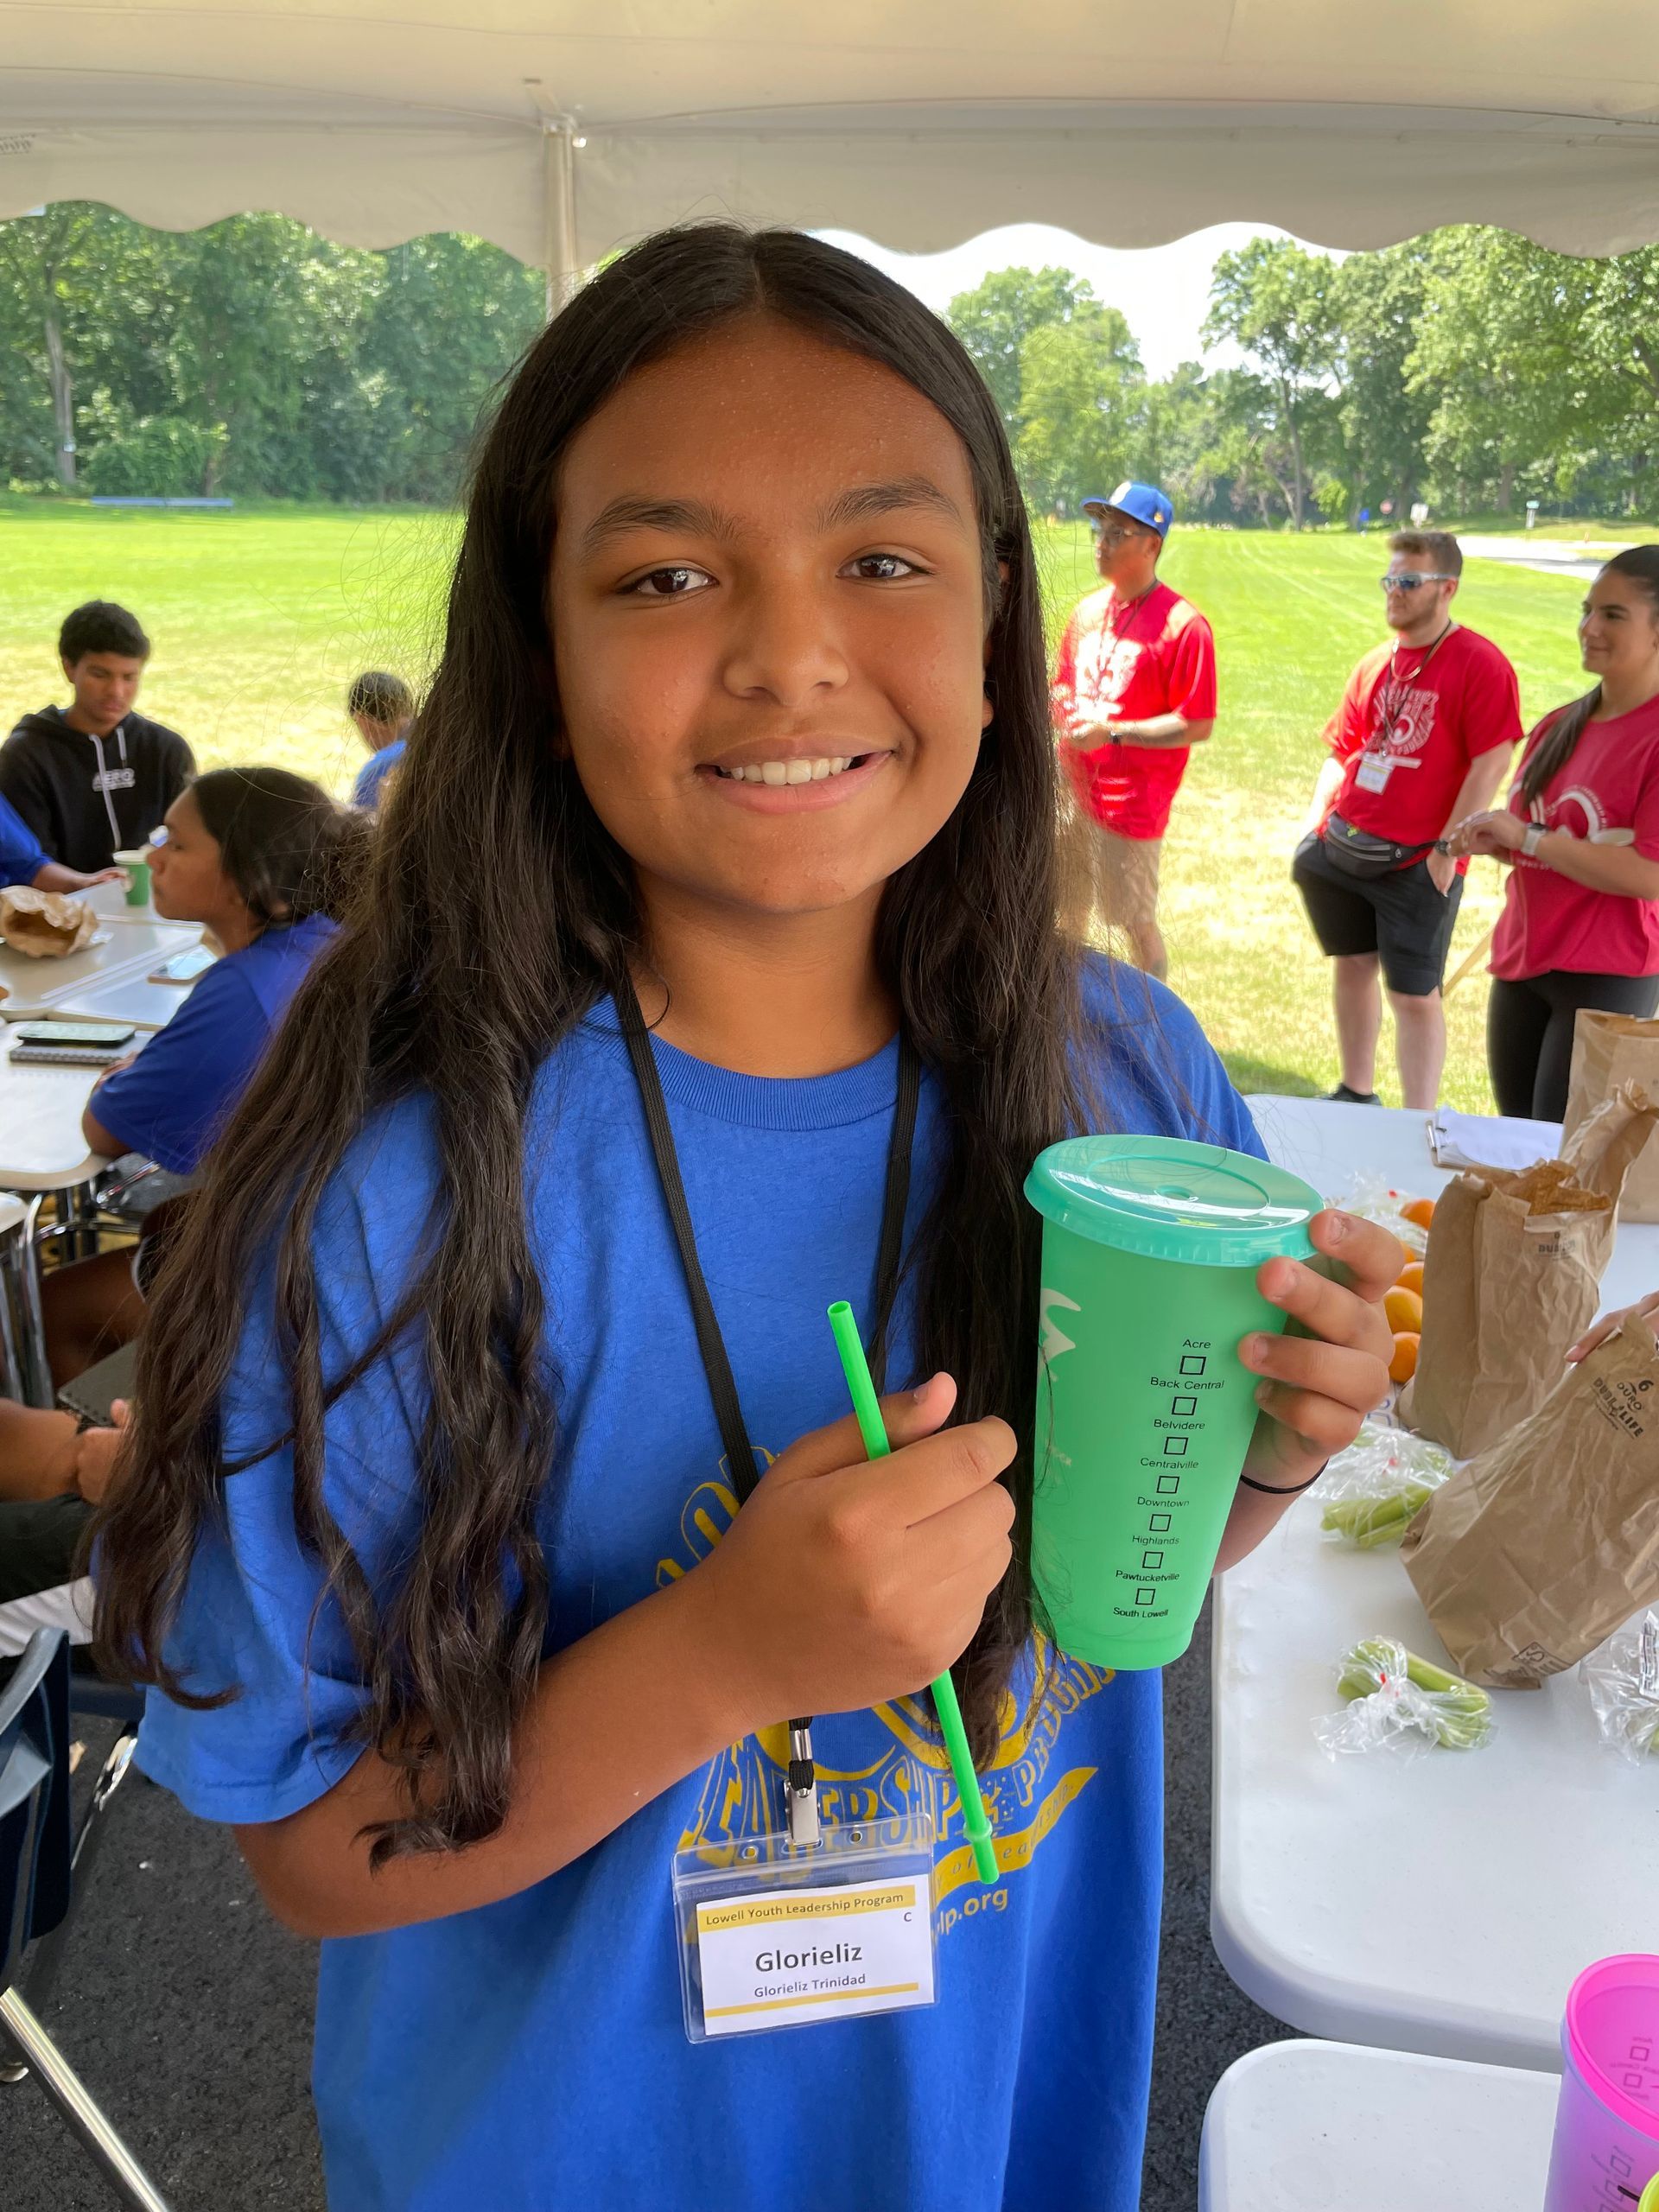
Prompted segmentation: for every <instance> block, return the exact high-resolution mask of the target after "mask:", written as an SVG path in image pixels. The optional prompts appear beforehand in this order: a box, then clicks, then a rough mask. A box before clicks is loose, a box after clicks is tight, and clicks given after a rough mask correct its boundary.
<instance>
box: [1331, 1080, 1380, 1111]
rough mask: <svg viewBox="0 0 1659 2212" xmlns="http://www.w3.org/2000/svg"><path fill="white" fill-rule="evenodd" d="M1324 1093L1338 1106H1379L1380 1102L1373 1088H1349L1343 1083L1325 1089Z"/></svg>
mask: <svg viewBox="0 0 1659 2212" xmlns="http://www.w3.org/2000/svg"><path fill="white" fill-rule="evenodd" d="M1325 1096H1326V1097H1327V1098H1329V1099H1331V1100H1332V1101H1333V1102H1334V1103H1336V1104H1337V1105H1338V1106H1380V1105H1381V1104H1382V1103H1383V1101H1382V1100H1381V1099H1380V1098H1379V1097H1378V1096H1377V1095H1376V1092H1375V1091H1374V1090H1349V1088H1348V1086H1347V1084H1345V1083H1339V1084H1338V1085H1337V1087H1336V1089H1335V1090H1327V1091H1326V1092H1325Z"/></svg>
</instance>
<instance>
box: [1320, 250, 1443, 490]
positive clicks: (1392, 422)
mask: <svg viewBox="0 0 1659 2212" xmlns="http://www.w3.org/2000/svg"><path fill="white" fill-rule="evenodd" d="M1427 280H1428V253H1427V249H1426V248H1425V246H1424V245H1423V243H1422V242H1421V240H1419V239H1412V240H1408V242H1407V244H1405V245H1396V246H1389V247H1388V248H1387V249H1386V250H1385V251H1383V252H1381V253H1354V254H1350V255H1349V257H1348V258H1347V259H1346V260H1345V261H1344V262H1342V263H1340V264H1338V265H1337V266H1336V267H1335V268H1334V269H1333V270H1332V276H1331V280H1330V299H1331V308H1332V315H1333V316H1334V318H1335V321H1336V325H1337V328H1338V334H1339V339H1340V343H1339V348H1338V364H1337V374H1338V388H1339V392H1340V397H1339V401H1338V410H1337V418H1338V428H1339V430H1340V434H1341V439H1342V449H1343V450H1342V466H1341V472H1340V473H1341V476H1342V478H1343V479H1344V480H1345V485H1346V497H1345V499H1343V500H1342V501H1341V502H1339V503H1338V508H1337V512H1338V513H1341V512H1343V510H1344V507H1345V509H1346V513H1347V519H1348V520H1349V522H1350V523H1353V522H1357V519H1358V514H1359V510H1360V508H1361V507H1362V506H1370V507H1373V508H1375V507H1378V506H1380V505H1382V503H1383V500H1384V499H1392V500H1393V502H1394V508H1395V513H1396V514H1400V515H1403V514H1405V513H1407V512H1408V511H1409V509H1410V506H1411V504H1412V502H1413V500H1414V499H1415V498H1416V496H1417V493H1418V489H1419V485H1420V481H1421V476H1422V473H1423V450H1424V447H1425V445H1426V444H1427V439H1428V432H1429V423H1430V419H1431V416H1432V415H1433V401H1432V398H1431V397H1430V395H1429V394H1428V393H1427V391H1423V390H1421V388H1419V387H1417V386H1415V385H1412V384H1411V383H1410V382H1409V380H1408V374H1407V367H1408V362H1409V361H1410V359H1411V356H1412V351H1413V348H1414V346H1415V345H1416V344H1417V341H1418V339H1419V337H1420V335H1421V331H1422V327H1423V322H1424V319H1425V315H1426V314H1427V300H1426V296H1427Z"/></svg>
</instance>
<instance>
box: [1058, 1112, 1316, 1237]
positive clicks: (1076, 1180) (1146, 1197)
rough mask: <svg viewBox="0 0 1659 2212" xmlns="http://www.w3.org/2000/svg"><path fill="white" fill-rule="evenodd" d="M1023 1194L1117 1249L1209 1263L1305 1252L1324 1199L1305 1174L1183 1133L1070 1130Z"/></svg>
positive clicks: (1063, 1222)
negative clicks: (1135, 1134)
mask: <svg viewBox="0 0 1659 2212" xmlns="http://www.w3.org/2000/svg"><path fill="white" fill-rule="evenodd" d="M1026 1196H1027V1198H1028V1199H1029V1200H1030V1202H1031V1204H1032V1205H1033V1206H1035V1207H1036V1209H1037V1211H1038V1212H1039V1214H1041V1215H1042V1216H1043V1217H1044V1219H1045V1220H1046V1221H1052V1222H1053V1223H1055V1224H1057V1226H1058V1227H1059V1228H1061V1229H1065V1230H1070V1231H1071V1234H1072V1235H1073V1236H1086V1237H1088V1238H1089V1239H1090V1241H1091V1242H1092V1243H1096V1244H1109V1245H1111V1246H1112V1247H1113V1249H1115V1250H1116V1251H1120V1252H1138V1253H1140V1254H1141V1255H1143V1256H1144V1257H1145V1258H1147V1259H1149V1260H1179V1261H1185V1262H1187V1263H1188V1264H1189V1265H1190V1266H1196V1267H1202V1268H1253V1267H1255V1266H1257V1265H1258V1264H1259V1263H1260V1262H1262V1261H1263V1260H1271V1259H1274V1258H1275V1257H1276V1256H1277V1255H1279V1254H1280V1253H1281V1252H1283V1253H1287V1254H1288V1255H1289V1256H1290V1257H1291V1258H1292V1259H1293V1260H1305V1259H1306V1258H1307V1257H1308V1256H1309V1255H1310V1254H1311V1253H1312V1252H1313V1243H1312V1242H1311V1240H1310V1238H1309V1236H1308V1234H1307V1224H1308V1223H1309V1222H1310V1221H1311V1220H1312V1218H1313V1216H1314V1215H1315V1214H1316V1213H1318V1212H1319V1211H1320V1209H1321V1208H1322V1207H1323V1206H1324V1205H1325V1200H1324V1199H1323V1198H1321V1197H1320V1196H1319V1192H1317V1191H1316V1190H1315V1189H1314V1188H1313V1185H1312V1184H1309V1183H1304V1182H1303V1180H1302V1179H1301V1177H1300V1175H1293V1174H1291V1173H1289V1171H1288V1170H1287V1169H1286V1168H1283V1167H1275V1166H1273V1164H1272V1163H1271V1161H1269V1160H1256V1159H1254V1158H1252V1157H1251V1155H1250V1154H1249V1153H1244V1152H1230V1151H1229V1150H1228V1148H1227V1147H1226V1146H1225V1145H1219V1144H1192V1143H1190V1142H1188V1141H1186V1140H1185V1139H1184V1138H1181V1137H1113V1136H1101V1137H1071V1138H1069V1139H1068V1140H1067V1141H1066V1142H1065V1143H1064V1144H1052V1145H1050V1146H1049V1147H1048V1149H1047V1151H1046V1152H1043V1153H1039V1154H1038V1156H1037V1160H1036V1162H1035V1164H1034V1165H1033V1168H1032V1171H1031V1173H1030V1174H1029V1175H1028V1176H1027V1178H1026Z"/></svg>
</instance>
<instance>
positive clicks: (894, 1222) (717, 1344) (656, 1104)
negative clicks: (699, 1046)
mask: <svg viewBox="0 0 1659 2212" xmlns="http://www.w3.org/2000/svg"><path fill="white" fill-rule="evenodd" d="M615 996H616V1010H617V1013H618V1014H619V1016H620V1019H621V1023H622V1034H623V1037H624V1038H625V1039H626V1043H627V1047H628V1057H629V1058H630V1059H631V1060H632V1062H633V1074H634V1080H635V1082H636V1083H637V1084H639V1103H640V1104H641V1105H642V1106H643V1107H644V1108H645V1128H646V1129H647V1131H648V1133H649V1135H650V1137H651V1149H652V1157H653V1158H654V1159H655V1160H656V1162H657V1176H658V1181H659V1182H660V1183H661V1185H662V1186H663V1198H664V1202H665V1204H666V1205H667V1207H668V1217H669V1220H670V1221H671V1223H672V1224H673V1229H674V1241H675V1243H677V1245H678V1246H679V1248H680V1265H681V1267H682V1268H683V1270H684V1273H685V1287H686V1291H687V1293H688V1294H689V1296H690V1300H691V1319H692V1320H693V1322H694V1323H695V1324H696V1332H697V1350H698V1351H699V1352H700V1353H701V1354H702V1371H703V1373H704V1375H705V1376H707V1377H708V1382H709V1396H710V1397H711V1398H712V1399H713V1400H714V1404H715V1420H716V1421H718V1422H719V1423H720V1435H721V1443H722V1444H724V1446H725V1447H726V1464H727V1465H728V1468H729V1469H730V1471H731V1478H732V1488H733V1489H734V1491H736V1493H737V1502H738V1503H739V1504H740V1505H741V1503H743V1501H744V1499H745V1498H747V1497H748V1496H749V1495H750V1493H751V1492H752V1491H753V1489H754V1486H755V1484H756V1482H757V1481H758V1479H759V1478H758V1477H757V1475H756V1473H755V1471H754V1453H753V1450H752V1448H751V1446H750V1444H749V1432H748V1428H747V1424H746V1423H745V1421H744V1419H743V1408H742V1405H741V1402H740V1400H739V1398H738V1395H737V1381H736V1378H735V1376H734V1375H733V1373H732V1363H731V1361H730V1360H729V1359H728V1357H727V1356H726V1340H725V1338H723V1337H722V1336H721V1333H720V1323H719V1321H718V1320H717V1319H715V1302H714V1300H713V1299H712V1298H710V1297H709V1286H708V1284H707V1283H706V1282H705V1281H704V1280H703V1274H702V1263H701V1262H700V1261H699V1260H698V1258H697V1240H696V1234H695V1232H694V1230H693V1229H692V1227H691V1210H690V1207H689V1206H688V1205H686V1202H685V1185H684V1184H683V1182H682V1180H681V1179H680V1158H679V1154H678V1153H677V1151H676V1149H675V1147H674V1132H673V1129H672V1128H671V1126H670V1123H669V1118H668V1104H667V1102H666V1100H665V1099H664V1096H663V1085H662V1079H661V1077H659V1076H658V1072H657V1060H656V1056H655V1054H654V1053H653V1052H652V1049H651V1037H650V1033H649V1032H648V1031H647V1030H646V1028H645V1016H644V1015H643V1014H641V1013H640V1011H639V998H638V996H637V995H636V994H635V992H634V989H633V987H632V983H625V984H623V985H622V986H621V987H620V988H619V989H618V991H617V992H616V994H615ZM921 1087H922V1065H921V1061H920V1060H919V1058H918V1057H917V1053H916V1049H915V1047H914V1046H913V1045H912V1043H911V1041H910V1039H909V1038H908V1037H905V1036H901V1037H900V1039H899V1096H898V1097H897V1099H896V1100H895V1101H894V1103H893V1134H892V1135H891V1136H890V1137H889V1139H888V1141H887V1189H886V1193H885V1195H884V1197H883V1199H882V1205H881V1235H880V1242H879V1243H878V1244H877V1246H876V1257H875V1329H874V1338H873V1340H872V1342H871V1344H870V1346H869V1360H870V1372H871V1374H872V1375H873V1376H874V1378H875V1387H876V1389H878V1390H880V1389H881V1388H882V1386H883V1383H884V1380H885V1375H886V1369H887V1332H888V1330H889V1328H890V1327H891V1325H892V1322H893V1305H894V1301H895V1300H896V1299H897V1297H898V1293H899V1262H900V1261H901V1259H902V1258H903V1256H904V1243H905V1211H906V1207H907V1205H909V1202H910V1156H911V1151H912V1146H913V1143H914V1140H915V1135H916V1108H917V1102H918V1098H919V1097H920V1095H921Z"/></svg>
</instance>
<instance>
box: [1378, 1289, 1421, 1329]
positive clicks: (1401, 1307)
mask: <svg viewBox="0 0 1659 2212" xmlns="http://www.w3.org/2000/svg"><path fill="white" fill-rule="evenodd" d="M1383 1312H1384V1313H1386V1314H1387V1315H1388V1317H1389V1327H1390V1328H1391V1329H1395V1330H1404V1331H1406V1332H1408V1333H1413V1334H1416V1333H1421V1329H1422V1325H1423V1301H1422V1300H1421V1298H1419V1296H1418V1295H1417V1294H1416V1292H1415V1291H1414V1290H1402V1289H1401V1287H1400V1286H1399V1284H1398V1283H1396V1284H1395V1287H1394V1288H1393V1289H1392V1290H1390V1291H1387V1292H1385V1293H1384V1294H1383Z"/></svg>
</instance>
